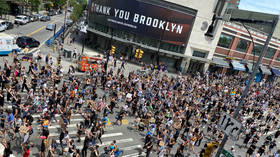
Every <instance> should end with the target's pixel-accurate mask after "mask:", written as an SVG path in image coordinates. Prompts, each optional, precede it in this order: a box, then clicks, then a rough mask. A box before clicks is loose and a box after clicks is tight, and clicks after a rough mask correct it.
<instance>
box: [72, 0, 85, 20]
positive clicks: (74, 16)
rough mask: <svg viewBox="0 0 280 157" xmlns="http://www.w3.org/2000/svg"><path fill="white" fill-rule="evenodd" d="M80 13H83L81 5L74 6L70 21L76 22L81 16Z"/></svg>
mask: <svg viewBox="0 0 280 157" xmlns="http://www.w3.org/2000/svg"><path fill="white" fill-rule="evenodd" d="M82 12H83V8H82V5H81V4H75V5H74V9H73V12H72V14H71V16H70V18H71V20H72V21H73V22H76V21H77V20H78V19H79V17H80V16H81V14H82Z"/></svg>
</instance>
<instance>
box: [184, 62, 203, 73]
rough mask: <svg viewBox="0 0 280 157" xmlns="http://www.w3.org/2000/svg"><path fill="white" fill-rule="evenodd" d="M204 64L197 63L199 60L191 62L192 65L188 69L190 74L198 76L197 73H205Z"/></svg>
mask: <svg viewBox="0 0 280 157" xmlns="http://www.w3.org/2000/svg"><path fill="white" fill-rule="evenodd" d="M203 67H204V63H203V62H200V61H197V60H193V59H192V60H191V61H190V65H189V67H188V73H190V74H196V73H197V72H200V73H201V72H203Z"/></svg>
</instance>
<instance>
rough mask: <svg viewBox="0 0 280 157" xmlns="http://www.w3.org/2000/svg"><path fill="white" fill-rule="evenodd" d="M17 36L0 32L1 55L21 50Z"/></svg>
mask: <svg viewBox="0 0 280 157" xmlns="http://www.w3.org/2000/svg"><path fill="white" fill-rule="evenodd" d="M19 51H20V50H19V47H18V46H17V44H16V42H15V38H14V37H13V36H11V35H8V34H5V33H0V56H5V55H9V54H10V53H11V52H19Z"/></svg>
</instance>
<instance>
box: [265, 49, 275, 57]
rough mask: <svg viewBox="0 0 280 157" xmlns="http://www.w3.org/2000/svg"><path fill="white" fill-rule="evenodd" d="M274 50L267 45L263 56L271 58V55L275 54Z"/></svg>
mask: <svg viewBox="0 0 280 157" xmlns="http://www.w3.org/2000/svg"><path fill="white" fill-rule="evenodd" d="M275 52H276V50H275V49H273V48H271V47H269V48H268V49H267V51H266V53H265V56H264V57H265V58H270V59H272V58H273V56H274V54H275Z"/></svg>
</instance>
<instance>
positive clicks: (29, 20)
mask: <svg viewBox="0 0 280 157" xmlns="http://www.w3.org/2000/svg"><path fill="white" fill-rule="evenodd" d="M22 15H23V16H26V17H27V19H28V23H29V22H33V17H32V16H31V15H27V14H22Z"/></svg>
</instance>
